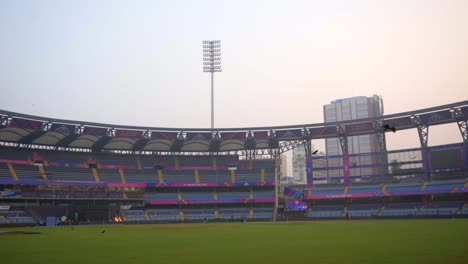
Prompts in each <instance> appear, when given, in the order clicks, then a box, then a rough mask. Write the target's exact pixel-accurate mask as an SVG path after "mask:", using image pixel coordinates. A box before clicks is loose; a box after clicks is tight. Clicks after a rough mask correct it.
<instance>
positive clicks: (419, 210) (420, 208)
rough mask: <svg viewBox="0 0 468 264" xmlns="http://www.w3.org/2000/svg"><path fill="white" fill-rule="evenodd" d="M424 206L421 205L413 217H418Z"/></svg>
mask: <svg viewBox="0 0 468 264" xmlns="http://www.w3.org/2000/svg"><path fill="white" fill-rule="evenodd" d="M425 207H426V206H425V205H421V207H419V208H418V210H417V211H416V213H415V214H414V215H418V214H419V212H421V211H422V209H424V208H425Z"/></svg>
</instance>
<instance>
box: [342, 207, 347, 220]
mask: <svg viewBox="0 0 468 264" xmlns="http://www.w3.org/2000/svg"><path fill="white" fill-rule="evenodd" d="M347 212H348V205H345V207H344V208H343V211H342V212H341V217H343V216H345V215H346V213H347Z"/></svg>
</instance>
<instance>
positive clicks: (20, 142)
mask: <svg viewBox="0 0 468 264" xmlns="http://www.w3.org/2000/svg"><path fill="white" fill-rule="evenodd" d="M467 120H468V101H461V102H457V103H453V104H447V105H441V106H436V107H431V108H426V109H420V110H416V111H410V112H403V113H398V114H392V115H385V116H381V117H376V118H366V119H358V120H351V121H343V122H337V123H315V124H302V125H287V126H272V127H244V128H219V129H213V130H212V129H206V128H163V127H142V126H127V125H114V124H103V123H93V122H86V121H75V120H63V119H55V118H49V117H41V116H34V115H27V114H21V113H16V112H10V111H5V110H0V143H1V144H2V145H4V146H21V147H32V148H43V149H61V150H82V151H96V152H100V151H113V152H123V153H133V152H136V153H200V154H203V153H232V154H234V153H241V152H242V153H243V152H244V151H249V150H250V151H252V150H255V151H260V152H259V154H267V153H269V152H268V151H269V150H272V149H279V150H280V152H283V151H286V150H289V149H291V148H294V147H296V146H298V145H301V144H304V142H305V141H310V140H312V139H322V138H333V137H339V136H343V135H346V136H355V135H367V134H373V133H381V132H382V125H389V126H391V127H395V128H396V129H397V130H403V129H410V128H416V127H419V126H430V125H438V124H447V123H452V122H459V123H460V122H464V123H465V124H466V121H467ZM465 132H466V131H465ZM464 140H465V141H466V139H464ZM263 152H264V153H263Z"/></svg>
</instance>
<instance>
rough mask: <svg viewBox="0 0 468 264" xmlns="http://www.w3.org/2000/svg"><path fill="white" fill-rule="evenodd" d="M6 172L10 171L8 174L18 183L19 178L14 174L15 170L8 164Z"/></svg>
mask: <svg viewBox="0 0 468 264" xmlns="http://www.w3.org/2000/svg"><path fill="white" fill-rule="evenodd" d="M7 166H8V170H10V173H11V176H12V177H13V179H14V180H15V181H19V178H18V175H17V174H16V171H15V169H14V168H13V165H11V164H10V163H8V165H7Z"/></svg>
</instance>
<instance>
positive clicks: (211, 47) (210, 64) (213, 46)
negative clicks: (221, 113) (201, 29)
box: [203, 40, 222, 129]
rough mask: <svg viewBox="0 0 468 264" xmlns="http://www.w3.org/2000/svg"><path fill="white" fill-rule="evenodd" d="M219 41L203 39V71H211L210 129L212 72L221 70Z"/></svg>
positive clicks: (212, 113) (212, 122)
mask: <svg viewBox="0 0 468 264" xmlns="http://www.w3.org/2000/svg"><path fill="white" fill-rule="evenodd" d="M221 71H222V70H221V41H220V40H204V41H203V72H209V73H211V129H213V128H214V73H215V72H221Z"/></svg>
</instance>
